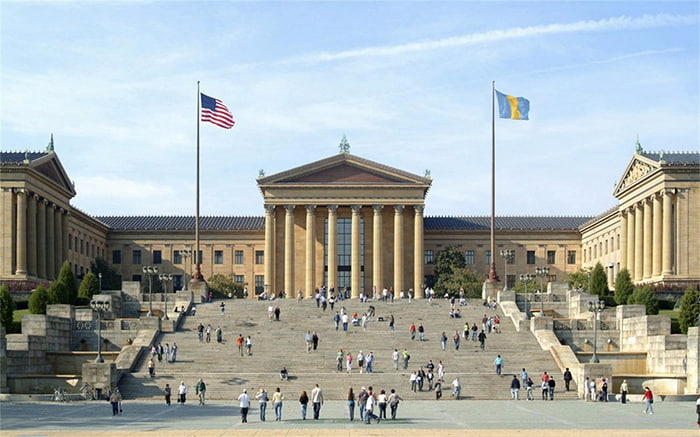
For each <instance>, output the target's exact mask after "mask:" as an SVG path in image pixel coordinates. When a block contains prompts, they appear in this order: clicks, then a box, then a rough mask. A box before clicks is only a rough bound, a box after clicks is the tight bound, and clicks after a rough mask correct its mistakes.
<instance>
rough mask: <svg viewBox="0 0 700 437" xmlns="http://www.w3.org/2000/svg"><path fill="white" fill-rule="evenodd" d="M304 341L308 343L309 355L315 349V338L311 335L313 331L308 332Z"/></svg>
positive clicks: (307, 350) (307, 351)
mask: <svg viewBox="0 0 700 437" xmlns="http://www.w3.org/2000/svg"><path fill="white" fill-rule="evenodd" d="M304 340H305V341H306V353H307V354H308V353H309V352H311V348H313V340H314V338H313V336H312V335H311V331H306V336H305V337H304Z"/></svg>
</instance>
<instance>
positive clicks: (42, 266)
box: [36, 199, 78, 279]
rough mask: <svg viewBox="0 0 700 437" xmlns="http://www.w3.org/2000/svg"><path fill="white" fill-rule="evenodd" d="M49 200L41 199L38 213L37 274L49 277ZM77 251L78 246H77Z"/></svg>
mask: <svg viewBox="0 0 700 437" xmlns="http://www.w3.org/2000/svg"><path fill="white" fill-rule="evenodd" d="M48 203H49V202H47V201H46V199H41V200H40V201H39V204H38V206H39V208H38V210H37V214H36V241H37V276H38V277H40V278H44V279H48V278H49V275H48V274H47V273H46V248H47V247H48V245H47V244H46V206H47V205H48ZM75 250H76V252H77V251H78V248H77V247H76V249H75Z"/></svg>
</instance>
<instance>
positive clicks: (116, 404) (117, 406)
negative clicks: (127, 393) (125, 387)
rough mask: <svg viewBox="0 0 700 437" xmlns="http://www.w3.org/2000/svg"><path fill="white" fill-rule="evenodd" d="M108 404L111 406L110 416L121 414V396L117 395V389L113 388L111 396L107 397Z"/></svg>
mask: <svg viewBox="0 0 700 437" xmlns="http://www.w3.org/2000/svg"><path fill="white" fill-rule="evenodd" d="M109 403H110V404H112V416H117V415H119V413H121V412H122V408H121V403H122V394H121V393H119V389H118V388H115V389H114V391H112V394H111V395H110V396H109Z"/></svg>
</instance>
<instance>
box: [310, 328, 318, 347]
mask: <svg viewBox="0 0 700 437" xmlns="http://www.w3.org/2000/svg"><path fill="white" fill-rule="evenodd" d="M311 343H313V345H314V350H316V349H317V348H318V334H316V331H314V332H313V333H312V334H311Z"/></svg>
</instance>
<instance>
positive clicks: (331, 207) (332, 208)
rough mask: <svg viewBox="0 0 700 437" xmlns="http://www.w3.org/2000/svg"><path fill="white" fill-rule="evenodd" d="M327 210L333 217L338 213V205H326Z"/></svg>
mask: <svg viewBox="0 0 700 437" xmlns="http://www.w3.org/2000/svg"><path fill="white" fill-rule="evenodd" d="M326 208H327V209H328V214H332V215H335V214H337V213H338V205H326Z"/></svg>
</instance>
